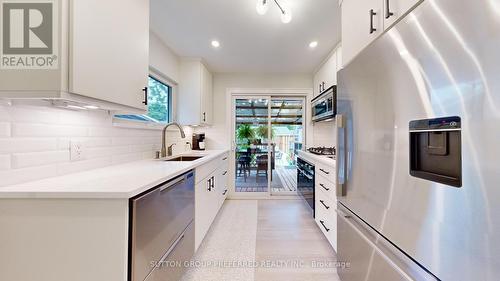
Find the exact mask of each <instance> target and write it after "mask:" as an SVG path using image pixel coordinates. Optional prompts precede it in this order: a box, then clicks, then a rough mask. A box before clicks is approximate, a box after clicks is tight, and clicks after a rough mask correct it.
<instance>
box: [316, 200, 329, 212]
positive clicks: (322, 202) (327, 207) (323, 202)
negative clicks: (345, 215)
mask: <svg viewBox="0 0 500 281" xmlns="http://www.w3.org/2000/svg"><path fill="white" fill-rule="evenodd" d="M319 202H321V204H323V206H325V208H326V209H327V210H328V209H330V207H329V206H327V205H326V204H325V201H323V200H319Z"/></svg>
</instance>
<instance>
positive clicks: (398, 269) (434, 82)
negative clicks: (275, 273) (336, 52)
mask: <svg viewBox="0 0 500 281" xmlns="http://www.w3.org/2000/svg"><path fill="white" fill-rule="evenodd" d="M338 80H339V85H338V108H337V111H338V117H337V119H338V120H337V126H338V130H337V133H338V135H337V138H338V139H337V141H338V154H339V155H338V156H337V159H338V160H337V161H338V162H337V166H338V168H337V173H338V183H339V186H338V215H337V220H338V258H339V260H340V261H345V262H347V264H346V266H345V267H343V268H340V269H339V275H340V277H341V279H342V280H343V281H351V280H353V281H392V280H452V281H460V280H467V281H468V280H473V281H475V280H492V281H493V280H500V1H499V0H480V1H471V0H425V1H424V2H423V3H422V4H420V5H419V6H418V7H417V8H416V9H415V10H413V11H412V12H411V13H410V14H408V15H407V16H406V17H405V18H403V20H401V21H400V22H399V23H397V25H396V26H395V27H394V28H392V29H391V30H389V31H388V32H387V33H385V34H384V35H382V36H381V37H380V38H379V39H377V40H376V41H374V42H373V43H372V44H371V45H370V46H369V47H367V48H366V49H365V50H364V51H363V52H362V53H360V54H359V55H358V56H357V57H356V58H355V59H354V60H353V61H352V62H351V63H349V64H348V65H347V66H345V68H344V69H343V70H342V71H340V73H339V77H338Z"/></svg>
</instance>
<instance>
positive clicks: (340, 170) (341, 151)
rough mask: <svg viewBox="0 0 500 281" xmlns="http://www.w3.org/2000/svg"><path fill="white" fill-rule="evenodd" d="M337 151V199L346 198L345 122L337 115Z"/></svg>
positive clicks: (343, 118)
mask: <svg viewBox="0 0 500 281" xmlns="http://www.w3.org/2000/svg"><path fill="white" fill-rule="evenodd" d="M336 123H337V130H336V134H337V136H336V139H337V151H338V162H337V165H336V169H337V189H336V193H337V197H343V196H346V193H347V189H346V183H347V167H348V166H347V132H346V122H345V116H343V115H342V114H337V122H336Z"/></svg>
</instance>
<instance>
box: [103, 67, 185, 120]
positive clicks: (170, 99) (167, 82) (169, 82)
mask: <svg viewBox="0 0 500 281" xmlns="http://www.w3.org/2000/svg"><path fill="white" fill-rule="evenodd" d="M150 78H151V79H154V80H156V81H157V82H159V83H162V84H164V85H166V86H167V87H168V89H169V93H168V117H167V118H168V119H167V121H166V122H165V121H154V119H153V118H151V117H149V115H148V114H147V113H146V114H126V113H120V114H114V115H113V125H114V126H116V127H125V128H137V129H153V130H159V129H162V128H163V127H164V126H165V124H168V123H169V122H172V121H173V118H174V110H175V108H174V102H175V97H174V93H175V90H176V86H177V84H176V83H174V82H173V81H172V80H170V79H168V78H166V77H165V76H164V75H163V74H161V72H159V71H157V70H155V69H152V68H150V71H149V74H148V81H149V79H150ZM148 88H149V82H148ZM146 107H148V106H146ZM148 112H149V110H148ZM117 115H137V116H144V117H143V118H145V119H151V120H150V121H146V120H134V119H127V118H120V117H117Z"/></svg>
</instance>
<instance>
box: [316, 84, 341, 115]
mask: <svg viewBox="0 0 500 281" xmlns="http://www.w3.org/2000/svg"><path fill="white" fill-rule="evenodd" d="M311 109H312V121H314V122H319V121H324V120H328V119H333V118H334V117H335V114H336V111H337V86H331V87H330V88H328V89H326V90H325V91H324V92H322V93H321V94H320V95H319V96H317V97H315V98H314V99H313V100H312V101H311Z"/></svg>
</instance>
